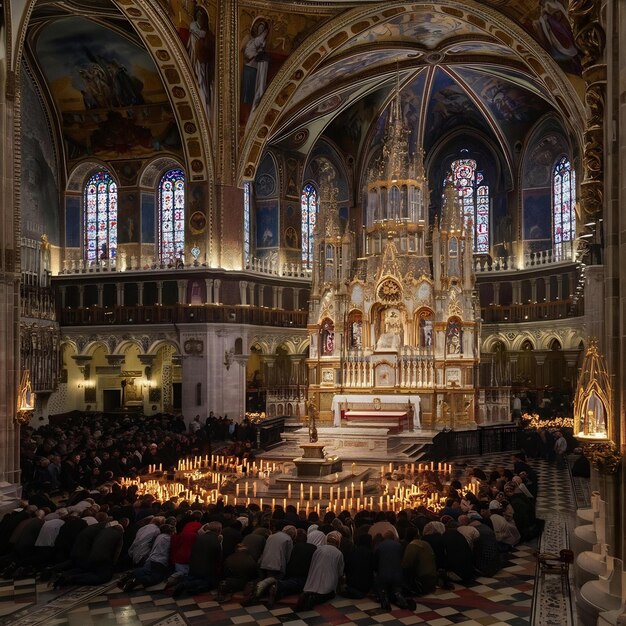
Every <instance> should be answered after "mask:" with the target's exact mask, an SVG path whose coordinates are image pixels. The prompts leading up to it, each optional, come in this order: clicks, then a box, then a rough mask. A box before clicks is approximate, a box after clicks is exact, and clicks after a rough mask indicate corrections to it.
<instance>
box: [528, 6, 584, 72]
mask: <svg viewBox="0 0 626 626" xmlns="http://www.w3.org/2000/svg"><path fill="white" fill-rule="evenodd" d="M540 11H541V12H540V14H539V18H538V19H537V20H536V21H535V23H534V26H535V30H536V32H537V34H538V35H539V36H540V37H541V39H542V40H543V43H544V45H545V47H546V49H547V50H548V51H550V52H551V53H552V54H553V55H554V57H555V58H556V59H557V60H559V61H567V60H570V59H573V58H574V57H576V56H577V55H578V49H577V48H576V45H575V43H574V37H573V36H572V29H571V26H570V23H569V19H568V17H567V10H566V8H565V7H564V6H563V4H562V3H561V2H560V0H541V1H540Z"/></svg>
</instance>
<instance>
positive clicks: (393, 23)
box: [349, 7, 483, 50]
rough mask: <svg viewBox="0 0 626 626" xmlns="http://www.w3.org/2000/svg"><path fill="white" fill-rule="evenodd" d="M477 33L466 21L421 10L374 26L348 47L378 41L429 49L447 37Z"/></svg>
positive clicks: (478, 30)
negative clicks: (396, 42) (403, 42)
mask: <svg viewBox="0 0 626 626" xmlns="http://www.w3.org/2000/svg"><path fill="white" fill-rule="evenodd" d="M481 33H483V31H482V30H480V29H479V28H478V27H476V26H473V25H472V24H469V23H468V22H465V21H463V20H460V19H457V18H456V17H452V16H451V15H445V14H443V13H438V12H437V11H435V10H433V9H432V8H426V7H425V8H423V9H419V10H416V11H412V12H410V13H403V14H401V15H398V16H396V17H393V18H392V19H390V20H388V21H386V22H382V23H379V24H376V26H373V27H372V28H369V29H367V30H365V31H363V33H361V34H360V35H358V36H357V37H355V38H354V39H351V40H350V42H349V45H350V46H356V45H360V44H366V43H372V42H381V41H406V42H410V43H411V44H413V45H415V44H416V43H417V44H419V45H421V46H423V47H425V48H427V49H429V50H433V49H435V48H437V47H438V46H439V45H440V44H441V42H442V41H443V40H445V39H447V38H448V37H451V36H454V37H458V36H466V35H478V34H481Z"/></svg>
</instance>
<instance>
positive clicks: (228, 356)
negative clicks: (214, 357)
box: [224, 350, 235, 371]
mask: <svg viewBox="0 0 626 626" xmlns="http://www.w3.org/2000/svg"><path fill="white" fill-rule="evenodd" d="M234 354H235V352H234V350H226V351H225V352H224V367H225V368H226V371H228V370H229V369H230V366H231V365H232V364H233V356H234Z"/></svg>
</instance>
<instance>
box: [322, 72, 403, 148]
mask: <svg viewBox="0 0 626 626" xmlns="http://www.w3.org/2000/svg"><path fill="white" fill-rule="evenodd" d="M391 89H392V83H391V81H387V84H386V85H385V86H384V87H381V88H380V89H376V90H375V91H372V92H370V93H369V94H367V95H366V96H365V97H363V98H361V99H360V100H358V101H357V102H355V103H354V104H352V105H351V106H349V107H348V108H347V109H346V110H345V111H343V112H342V113H341V114H340V115H338V116H337V117H336V118H335V120H333V122H332V123H331V124H330V125H329V126H328V129H327V130H326V131H325V134H327V135H328V136H329V137H334V138H335V139H336V141H337V144H338V146H339V148H340V149H341V150H342V151H343V152H345V153H346V154H353V155H357V154H359V149H360V147H361V145H362V143H363V141H364V139H365V136H366V134H367V131H368V130H369V127H370V125H371V124H372V122H373V120H375V119H377V117H378V115H379V112H380V109H381V107H382V105H383V102H384V101H385V99H386V98H387V96H388V94H389V92H390V90H391Z"/></svg>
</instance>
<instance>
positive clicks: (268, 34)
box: [239, 8, 325, 124]
mask: <svg viewBox="0 0 626 626" xmlns="http://www.w3.org/2000/svg"><path fill="white" fill-rule="evenodd" d="M323 19H325V17H324V16H322V15H309V14H297V13H281V12H277V11H263V12H262V11H259V10H257V9H253V8H242V9H241V10H240V12H239V52H240V67H241V86H240V103H239V113H240V114H239V118H240V122H241V124H246V123H247V121H248V119H249V117H250V115H251V114H252V113H253V112H254V111H255V110H256V108H257V107H258V106H259V103H260V101H261V98H262V97H263V94H264V93H265V91H266V89H267V87H268V85H269V84H270V83H271V82H272V80H273V78H274V76H276V74H277V72H278V71H279V70H280V68H281V66H282V65H283V63H284V62H285V61H286V60H287V57H288V56H289V55H290V54H291V52H293V50H295V49H296V48H297V47H298V46H299V45H300V43H302V41H304V39H306V37H307V36H308V35H309V34H310V33H311V32H312V31H313V29H314V28H315V26H316V25H317V24H318V23H319V22H320V21H321V20H323Z"/></svg>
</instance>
